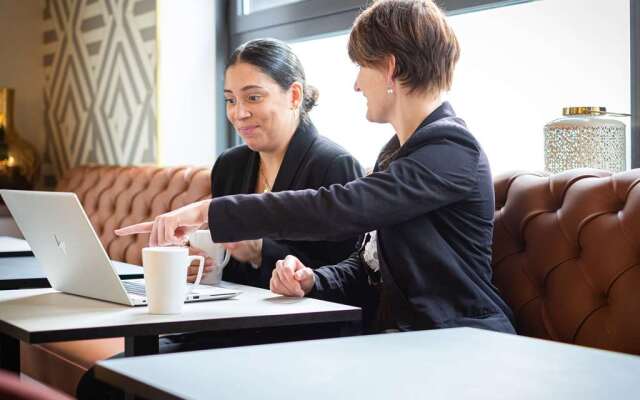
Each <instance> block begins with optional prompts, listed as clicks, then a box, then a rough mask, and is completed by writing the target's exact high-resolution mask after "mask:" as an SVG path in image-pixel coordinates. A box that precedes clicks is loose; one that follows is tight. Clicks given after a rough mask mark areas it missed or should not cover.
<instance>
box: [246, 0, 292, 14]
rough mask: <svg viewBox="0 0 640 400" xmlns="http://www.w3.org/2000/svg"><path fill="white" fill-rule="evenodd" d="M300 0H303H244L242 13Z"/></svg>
mask: <svg viewBox="0 0 640 400" xmlns="http://www.w3.org/2000/svg"><path fill="white" fill-rule="evenodd" d="M299 1H301V0H242V14H243V15H247V14H251V13H255V12H258V11H263V10H267V9H269V8H274V7H280V6H283V5H285V4H291V3H297V2H299Z"/></svg>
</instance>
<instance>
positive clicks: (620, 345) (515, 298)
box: [493, 169, 640, 354]
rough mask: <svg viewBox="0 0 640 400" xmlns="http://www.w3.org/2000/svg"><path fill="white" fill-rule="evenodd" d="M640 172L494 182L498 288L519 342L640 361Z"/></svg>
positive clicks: (571, 173) (524, 176)
mask: <svg viewBox="0 0 640 400" xmlns="http://www.w3.org/2000/svg"><path fill="white" fill-rule="evenodd" d="M639 182H640V169H635V170H631V171H627V172H623V173H619V174H615V175H611V174H610V173H609V172H604V171H599V170H587V169H582V170H572V171H568V172H565V173H561V174H558V175H554V176H551V177H548V176H543V175H540V174H532V173H514V174H509V175H504V176H501V177H498V178H496V180H495V192H496V216H495V227H494V238H493V271H494V282H495V284H496V286H497V287H498V288H499V289H500V291H501V292H502V294H503V296H504V297H505V298H506V300H507V302H508V304H509V306H510V307H511V309H512V310H513V312H514V313H515V317H516V327H517V330H518V333H519V334H523V335H527V336H534V337H539V338H544V339H550V340H556V341H560V342H566V343H574V344H579V345H583V346H590V347H599V348H602V349H609V350H615V351H621V352H626V353H633V354H640V318H638V316H639V315H640V185H638V183H639Z"/></svg>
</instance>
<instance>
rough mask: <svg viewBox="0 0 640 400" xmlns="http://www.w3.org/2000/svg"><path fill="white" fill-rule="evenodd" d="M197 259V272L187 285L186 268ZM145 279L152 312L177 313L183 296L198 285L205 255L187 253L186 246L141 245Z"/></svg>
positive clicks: (183, 298)
mask: <svg viewBox="0 0 640 400" xmlns="http://www.w3.org/2000/svg"><path fill="white" fill-rule="evenodd" d="M193 260H199V261H200V265H199V267H198V276H197V278H196V281H195V282H194V284H193V286H191V287H190V288H189V289H187V268H188V267H189V265H190V264H191V262H192V261H193ZM142 265H143V267H144V283H145V286H146V292H147V301H148V302H149V312H150V313H151V314H179V313H180V312H181V311H182V305H183V304H184V300H185V298H186V297H187V295H188V294H189V293H191V291H192V290H193V289H194V288H195V287H197V286H198V284H199V283H200V280H201V278H202V271H203V269H204V257H202V256H190V255H189V249H188V248H187V247H145V248H144V249H142Z"/></svg>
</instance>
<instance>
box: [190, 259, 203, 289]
mask: <svg viewBox="0 0 640 400" xmlns="http://www.w3.org/2000/svg"><path fill="white" fill-rule="evenodd" d="M187 260H188V263H187V265H191V262H192V261H193V260H198V261H199V262H200V263H199V265H198V275H197V276H196V281H195V282H193V285H191V286H190V287H189V290H187V294H191V292H193V289H195V288H197V287H198V285H199V284H200V279H202V271H203V270H204V257H203V256H188V257H187Z"/></svg>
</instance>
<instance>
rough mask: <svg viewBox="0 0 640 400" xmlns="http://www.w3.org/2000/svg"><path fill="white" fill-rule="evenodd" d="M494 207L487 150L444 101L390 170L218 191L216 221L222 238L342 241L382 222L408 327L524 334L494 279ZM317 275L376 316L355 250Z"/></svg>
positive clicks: (385, 280) (382, 250) (392, 289)
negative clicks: (295, 187)
mask: <svg viewBox="0 0 640 400" xmlns="http://www.w3.org/2000/svg"><path fill="white" fill-rule="evenodd" d="M394 146H395V147H398V141H397V139H396V138H393V139H392V140H391V142H390V143H389V145H388V147H394ZM493 213H494V193H493V184H492V179H491V172H490V169H489V163H488V161H487V158H486V156H485V154H484V152H483V151H482V149H481V148H480V145H479V144H478V142H477V141H476V140H475V138H474V137H473V136H472V135H471V134H470V133H469V131H468V130H467V128H466V126H465V124H464V121H462V120H461V119H460V118H457V117H456V116H455V113H454V112H453V109H452V108H451V106H450V105H449V104H448V103H444V104H442V105H441V106H440V107H439V108H438V109H436V110H435V111H434V112H433V113H431V115H429V116H428V117H427V118H426V119H425V120H424V121H423V122H422V123H421V124H420V126H419V127H418V128H417V130H416V131H415V132H414V133H413V135H412V136H411V137H410V138H409V139H408V140H407V142H406V143H405V144H404V145H403V146H402V147H401V148H400V149H399V151H398V153H397V154H396V156H395V159H394V160H393V161H391V163H390V164H389V166H388V168H387V169H385V170H384V171H379V170H377V169H376V171H375V172H374V173H372V174H371V175H368V176H366V177H364V178H361V179H357V180H355V181H353V182H350V183H347V184H346V185H333V186H330V187H329V188H322V189H319V190H317V191H316V190H304V191H297V192H293V191H287V192H280V193H266V194H263V195H241V196H230V197H224V198H217V199H214V200H213V201H212V202H211V205H210V207H209V222H210V224H212V226H213V227H214V229H213V235H214V240H216V241H234V240H242V239H252V238H257V237H271V238H275V239H284V238H298V239H299V240H318V239H340V238H344V237H346V236H350V235H353V234H357V233H363V232H369V231H372V230H377V231H378V242H377V243H378V258H379V260H380V270H381V275H382V287H383V291H382V292H383V293H389V294H390V295H389V296H386V297H387V298H388V299H390V300H389V303H390V306H391V315H392V316H393V317H394V318H395V325H396V326H397V327H398V328H399V329H401V330H409V329H431V328H448V327H456V326H472V327H479V328H486V329H492V330H497V331H504V332H514V329H513V325H512V322H511V319H512V316H511V310H510V309H509V308H508V306H507V305H506V304H505V302H504V301H503V300H502V299H501V298H500V295H499V293H498V291H497V289H496V288H495V287H494V286H493V284H492V283H491V278H492V270H491V238H492V233H493V232H492V231H493ZM316 277H317V278H318V279H316V286H315V288H314V293H313V295H315V296H318V297H322V298H325V299H329V300H336V301H341V302H346V303H351V304H355V305H361V306H363V307H364V308H365V311H367V310H368V311H369V315H372V314H374V312H371V310H370V309H371V308H372V307H375V306H376V302H372V301H370V299H371V293H372V290H371V286H370V285H369V282H368V279H367V273H366V269H365V268H364V267H363V265H362V264H361V262H360V260H359V258H358V257H356V256H355V255H354V256H352V257H350V258H348V259H347V260H345V261H343V262H341V263H338V264H337V265H334V266H326V267H323V268H320V269H318V270H316Z"/></svg>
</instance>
